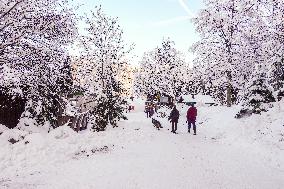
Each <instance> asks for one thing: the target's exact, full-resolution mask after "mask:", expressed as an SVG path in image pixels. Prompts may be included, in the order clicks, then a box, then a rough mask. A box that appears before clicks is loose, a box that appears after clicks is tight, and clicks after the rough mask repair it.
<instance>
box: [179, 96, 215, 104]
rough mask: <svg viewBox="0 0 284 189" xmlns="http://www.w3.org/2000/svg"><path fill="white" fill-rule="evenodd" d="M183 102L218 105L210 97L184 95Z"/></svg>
mask: <svg viewBox="0 0 284 189" xmlns="http://www.w3.org/2000/svg"><path fill="white" fill-rule="evenodd" d="M182 98H183V99H184V100H183V102H202V103H216V102H215V100H214V99H213V98H212V97H211V96H209V95H194V99H193V98H192V95H183V96H182Z"/></svg>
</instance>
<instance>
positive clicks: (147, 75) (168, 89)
mask: <svg viewBox="0 0 284 189" xmlns="http://www.w3.org/2000/svg"><path fill="white" fill-rule="evenodd" d="M187 76H188V66H187V64H186V63H185V59H184V57H183V55H182V54H181V53H180V52H179V51H178V50H177V49H176V48H175V47H174V42H173V41H171V40H170V39H164V40H163V42H162V44H161V46H160V47H157V48H155V49H154V50H152V51H150V52H146V53H145V54H144V56H143V57H142V60H141V62H140V70H139V73H138V74H137V76H136V80H135V88H136V92H137V93H138V94H140V95H147V94H155V93H157V92H159V93H160V94H162V93H165V94H167V95H170V96H172V97H175V96H178V95H180V94H181V92H182V91H184V90H185V89H184V88H185V87H186V85H185V82H186V80H187Z"/></svg>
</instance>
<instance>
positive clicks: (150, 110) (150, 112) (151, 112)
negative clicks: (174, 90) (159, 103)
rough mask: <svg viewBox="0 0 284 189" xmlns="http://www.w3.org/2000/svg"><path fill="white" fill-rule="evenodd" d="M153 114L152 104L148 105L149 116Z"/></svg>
mask: <svg viewBox="0 0 284 189" xmlns="http://www.w3.org/2000/svg"><path fill="white" fill-rule="evenodd" d="M153 115H154V105H151V106H150V107H149V116H150V117H152V116H153Z"/></svg>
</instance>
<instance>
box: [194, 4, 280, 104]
mask: <svg viewBox="0 0 284 189" xmlns="http://www.w3.org/2000/svg"><path fill="white" fill-rule="evenodd" d="M281 5H283V2H282V1H279V0H268V1H255V0H246V1H242V0H223V1H217V0H206V1H205V9H202V10H201V11H200V12H199V14H198V16H197V17H196V18H194V19H193V22H194V24H195V25H196V30H197V32H198V33H199V34H200V36H201V39H200V40H199V41H198V42H197V43H196V44H194V45H193V47H192V49H193V52H195V54H196V59H195V61H194V63H195V65H196V67H199V68H202V69H203V70H204V72H202V74H201V75H200V80H202V81H204V82H205V83H208V82H209V81H211V82H212V84H213V86H216V87H218V88H223V89H222V90H224V86H225V88H226V91H223V93H224V94H225V95H226V103H227V105H228V106H230V105H231V103H232V100H233V97H234V96H233V94H235V95H238V96H237V98H235V99H236V100H237V102H240V101H242V100H243V99H244V97H245V94H246V92H247V89H246V87H245V84H246V83H247V82H248V79H249V78H250V77H249V76H250V75H251V73H253V72H255V67H258V66H260V67H261V69H262V71H263V72H268V71H269V69H270V67H271V65H272V64H273V63H275V62H280V60H281V57H282V54H283V47H282V46H283V45H282V44H283V43H281V39H283V38H282V36H283V30H282V29H280V28H281V24H282V21H280V20H281V18H283V7H281ZM282 25H283V24H282Z"/></svg>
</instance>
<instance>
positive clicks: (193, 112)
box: [186, 104, 197, 135]
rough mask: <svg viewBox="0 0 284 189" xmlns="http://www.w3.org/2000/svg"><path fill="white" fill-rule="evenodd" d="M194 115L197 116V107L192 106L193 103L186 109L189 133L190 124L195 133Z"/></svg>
mask: <svg viewBox="0 0 284 189" xmlns="http://www.w3.org/2000/svg"><path fill="white" fill-rule="evenodd" d="M196 116H197V109H196V107H194V104H191V107H190V108H189V109H188V110H187V114H186V118H187V124H188V132H189V133H190V128H191V124H192V126H193V131H194V135H196V125H195V121H196Z"/></svg>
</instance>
